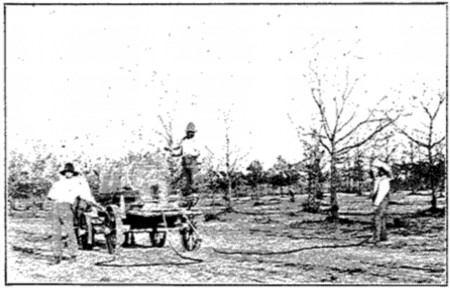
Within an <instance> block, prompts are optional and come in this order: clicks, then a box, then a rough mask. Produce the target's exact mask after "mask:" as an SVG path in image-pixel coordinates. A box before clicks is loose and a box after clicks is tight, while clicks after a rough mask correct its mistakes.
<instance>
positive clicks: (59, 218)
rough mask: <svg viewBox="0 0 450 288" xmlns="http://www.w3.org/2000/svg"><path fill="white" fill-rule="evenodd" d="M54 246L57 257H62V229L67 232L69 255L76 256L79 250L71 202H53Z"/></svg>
mask: <svg viewBox="0 0 450 288" xmlns="http://www.w3.org/2000/svg"><path fill="white" fill-rule="evenodd" d="M53 227H54V228H53V229H54V231H53V233H54V234H53V246H54V247H53V248H54V250H53V251H54V253H55V257H62V249H63V242H62V229H63V228H64V230H65V231H66V233H67V236H68V237H67V246H68V250H69V256H76V255H77V250H78V244H77V238H76V236H75V230H74V227H73V212H72V205H71V204H69V203H58V202H55V203H54V204H53Z"/></svg>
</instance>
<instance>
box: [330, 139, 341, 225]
mask: <svg viewBox="0 0 450 288" xmlns="http://www.w3.org/2000/svg"><path fill="white" fill-rule="evenodd" d="M330 172H331V179H330V206H331V207H330V213H331V215H330V216H331V220H334V221H338V220H339V205H338V201H337V195H336V187H337V184H338V177H337V170H336V155H335V151H334V147H333V148H332V153H331V171H330Z"/></svg>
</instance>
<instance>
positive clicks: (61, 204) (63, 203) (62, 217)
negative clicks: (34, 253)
mask: <svg viewBox="0 0 450 288" xmlns="http://www.w3.org/2000/svg"><path fill="white" fill-rule="evenodd" d="M60 174H61V175H62V176H63V177H62V178H61V179H60V180H59V181H58V182H56V183H54V184H53V186H52V188H51V189H50V192H49V193H48V195H47V197H48V198H50V199H51V200H54V203H53V225H54V235H53V243H54V252H55V261H54V264H59V263H60V262H61V260H62V228H63V227H64V229H65V230H66V233H67V236H68V242H67V244H68V250H69V259H70V261H71V262H72V261H74V260H76V257H77V250H78V244H77V238H76V235H75V230H74V226H73V212H72V205H73V203H74V202H75V200H76V199H77V198H78V197H79V198H81V199H85V200H86V201H88V202H91V203H92V204H94V205H96V206H99V204H98V203H97V202H96V201H95V199H94V197H93V196H92V194H91V190H90V188H89V185H88V183H87V181H86V180H85V179H83V177H80V176H79V175H80V173H78V172H77V171H75V168H74V166H73V164H72V163H67V164H66V165H65V166H64V169H63V170H62V171H60Z"/></svg>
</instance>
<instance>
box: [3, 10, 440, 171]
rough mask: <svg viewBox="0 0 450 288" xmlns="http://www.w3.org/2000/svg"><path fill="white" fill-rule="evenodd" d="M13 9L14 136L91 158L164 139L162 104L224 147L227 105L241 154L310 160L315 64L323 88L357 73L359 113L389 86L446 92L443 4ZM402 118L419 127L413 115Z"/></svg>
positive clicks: (176, 125) (10, 85) (18, 143)
mask: <svg viewBox="0 0 450 288" xmlns="http://www.w3.org/2000/svg"><path fill="white" fill-rule="evenodd" d="M6 15H7V18H6V19H7V37H6V49H7V54H6V55H7V57H6V64H7V75H6V76H7V82H6V84H7V89H6V95H7V118H6V120H7V147H8V150H17V151H23V152H25V153H27V152H30V151H31V147H32V146H33V143H37V142H38V143H41V144H45V145H46V146H47V147H48V149H49V150H51V151H61V147H62V145H65V148H64V151H65V152H64V153H69V154H70V153H74V154H76V153H81V152H82V153H84V154H85V155H86V157H91V158H95V157H99V156H108V157H112V158H114V157H116V158H117V157H121V156H123V155H125V154H127V152H128V151H151V150H152V149H155V147H162V146H164V143H163V142H162V141H161V138H160V137H159V136H158V135H157V134H156V133H155V132H154V130H155V129H156V130H158V131H161V124H160V122H159V120H158V118H157V117H158V115H161V116H162V117H163V119H166V120H167V121H168V119H169V115H171V117H172V119H173V129H174V135H175V137H176V138H177V139H180V138H181V137H183V134H184V129H185V127H186V125H187V123H188V122H190V121H192V122H194V123H195V125H196V127H197V129H198V133H197V136H196V137H198V142H199V143H201V144H202V146H207V147H208V149H209V150H211V151H212V152H214V154H215V155H217V156H221V155H223V154H224V149H223V145H224V143H225V124H224V120H223V117H224V113H228V114H229V118H230V121H231V122H230V139H231V144H232V146H233V147H236V150H239V152H238V154H239V153H240V154H247V153H248V155H247V158H246V161H247V162H250V161H251V160H253V159H259V160H261V161H262V162H263V164H264V166H265V167H269V166H270V165H272V164H273V163H274V161H275V160H276V157H277V156H278V155H281V156H283V157H284V158H286V159H287V160H288V161H291V162H295V161H298V160H300V159H302V145H301V144H300V142H299V140H298V138H297V135H296V130H295V126H296V125H301V126H302V127H305V128H307V127H310V126H314V125H316V124H317V121H316V120H314V119H316V118H314V117H313V116H314V114H315V113H317V107H316V106H315V104H314V101H313V99H312V97H311V91H310V88H311V87H310V85H309V84H308V81H307V80H306V79H307V77H309V76H310V75H311V70H310V65H313V66H314V67H316V70H317V71H318V72H319V74H321V75H322V77H323V79H324V87H325V89H326V91H327V94H328V95H333V94H334V93H338V92H339V91H340V90H339V89H342V87H343V85H344V84H343V83H345V79H346V78H345V76H346V71H348V75H349V79H355V78H358V83H357V85H356V86H355V89H354V90H353V100H354V102H355V103H358V104H359V105H360V106H359V108H358V111H360V112H358V115H360V116H361V117H364V115H365V113H366V111H367V109H368V108H370V107H373V105H374V104H375V103H376V102H377V101H378V100H379V99H381V98H382V97H383V96H387V97H388V99H389V103H390V104H387V105H395V106H397V105H399V106H401V105H408V103H409V102H408V101H409V99H410V96H411V95H415V94H420V95H421V93H422V89H423V86H424V84H423V83H425V85H426V86H427V87H429V91H431V92H429V93H428V94H426V95H425V96H422V97H425V98H426V97H431V96H430V95H432V93H437V92H436V91H445V69H446V68H445V62H446V58H445V52H446V50H445V49H446V48H445V45H446V42H445V41H446V36H445V24H446V14H445V6H442V5H441V6H437V5H435V6H432V5H429V6H405V5H402V6H394V5H380V6H360V5H359V6H358V5H346V6H339V5H337V6H336V5H328V6H308V5H306V6H305V5H301V6H265V5H253V6H39V5H37V6H8V7H7V14H6ZM311 63H312V64H311ZM305 75H306V78H305ZM336 83H337V84H336ZM327 85H328V86H327ZM337 86H339V87H340V88H339V87H337ZM333 89H334V90H333ZM396 91H400V93H398V92H396ZM433 91H434V92H433ZM391 100H392V101H391ZM387 107H389V106H387ZM350 112H352V111H350ZM288 115H290V116H291V118H292V122H294V123H292V122H291V121H290V120H289V117H288ZM442 119H445V118H442ZM315 121H316V122H315ZM402 121H403V125H410V126H412V127H414V125H416V123H417V121H419V115H415V114H414V115H413V117H412V118H411V117H410V118H408V119H404V120H402ZM294 124H295V125H294ZM439 124H440V125H438V126H439V127H438V128H437V129H441V131H443V129H445V122H444V121H443V120H441V121H440V123H439ZM150 144H153V146H152V145H150ZM67 151H70V152H67ZM244 165H245V163H244Z"/></svg>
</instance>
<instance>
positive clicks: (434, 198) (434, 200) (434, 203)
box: [428, 147, 437, 211]
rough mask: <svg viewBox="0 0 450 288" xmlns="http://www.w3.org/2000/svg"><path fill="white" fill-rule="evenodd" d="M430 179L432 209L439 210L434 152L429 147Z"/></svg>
mask: <svg viewBox="0 0 450 288" xmlns="http://www.w3.org/2000/svg"><path fill="white" fill-rule="evenodd" d="M428 165H429V167H428V181H430V188H431V210H432V211H436V210H437V195H436V187H435V183H434V175H433V169H432V168H433V154H432V151H431V148H430V147H428Z"/></svg>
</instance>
